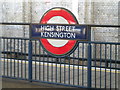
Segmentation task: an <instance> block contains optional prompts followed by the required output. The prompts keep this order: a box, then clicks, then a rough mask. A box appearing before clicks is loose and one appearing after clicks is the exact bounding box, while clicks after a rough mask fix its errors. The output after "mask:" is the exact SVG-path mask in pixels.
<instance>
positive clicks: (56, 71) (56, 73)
mask: <svg viewBox="0 0 120 90" xmlns="http://www.w3.org/2000/svg"><path fill="white" fill-rule="evenodd" d="M58 60H59V59H58V58H56V62H57V63H56V80H55V82H56V83H57V75H58V74H57V64H58Z"/></svg>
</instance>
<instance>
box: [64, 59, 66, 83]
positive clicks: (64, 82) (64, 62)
mask: <svg viewBox="0 0 120 90" xmlns="http://www.w3.org/2000/svg"><path fill="white" fill-rule="evenodd" d="M64 84H66V58H64Z"/></svg>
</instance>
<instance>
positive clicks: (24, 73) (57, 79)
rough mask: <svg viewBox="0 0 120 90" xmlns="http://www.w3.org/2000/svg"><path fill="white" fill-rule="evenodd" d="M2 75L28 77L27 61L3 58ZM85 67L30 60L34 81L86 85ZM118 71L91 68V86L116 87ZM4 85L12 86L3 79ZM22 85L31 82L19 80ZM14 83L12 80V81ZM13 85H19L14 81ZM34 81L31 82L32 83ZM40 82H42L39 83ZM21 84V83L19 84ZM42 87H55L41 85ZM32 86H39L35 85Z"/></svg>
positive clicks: (28, 84) (29, 84)
mask: <svg viewBox="0 0 120 90" xmlns="http://www.w3.org/2000/svg"><path fill="white" fill-rule="evenodd" d="M3 62H4V63H3V69H4V70H3V75H5V76H9V77H16V78H25V79H28V62H25V61H21V60H20V61H18V60H5V61H3ZM87 73H88V72H87V67H81V66H79V67H78V66H75V65H74V66H73V65H64V64H55V63H54V64H51V63H44V62H34V61H33V62H32V79H33V80H36V81H44V82H53V83H62V84H68V85H69V84H71V85H79V86H85V87H87V83H88V82H87V81H88V80H87ZM119 73H120V72H119V71H116V70H110V69H100V68H92V87H93V88H105V87H106V88H110V87H111V88H117V87H118V86H119V85H118V75H119ZM4 81H5V83H4V82H3V87H4V86H7V87H8V86H12V85H11V84H10V83H11V82H10V83H9V81H8V80H7V82H6V80H4ZM20 82H22V84H23V83H25V84H23V87H27V86H28V87H31V83H28V82H27V83H26V82H23V81H20ZM13 83H14V82H13ZM15 84H16V85H14V84H13V86H16V87H19V84H17V83H15ZM33 84H34V83H32V85H33ZM41 84H42V83H41ZM20 86H21V85H20ZM41 86H42V87H55V86H53V85H52V86H51V85H50V86H49V84H48V86H47V84H46V85H41ZM32 87H40V86H39V85H35V86H32Z"/></svg>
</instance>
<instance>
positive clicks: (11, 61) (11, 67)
mask: <svg viewBox="0 0 120 90" xmlns="http://www.w3.org/2000/svg"><path fill="white" fill-rule="evenodd" d="M10 52H12V39H10ZM10 76H11V77H12V53H10Z"/></svg>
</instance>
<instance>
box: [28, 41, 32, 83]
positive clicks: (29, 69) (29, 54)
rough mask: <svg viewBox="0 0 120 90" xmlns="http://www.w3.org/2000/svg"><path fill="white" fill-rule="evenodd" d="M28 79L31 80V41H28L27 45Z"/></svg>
mask: <svg viewBox="0 0 120 90" xmlns="http://www.w3.org/2000/svg"><path fill="white" fill-rule="evenodd" d="M28 60H29V62H28V63H29V64H28V80H29V81H30V82H32V41H31V40H30V41H29V47H28Z"/></svg>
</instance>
